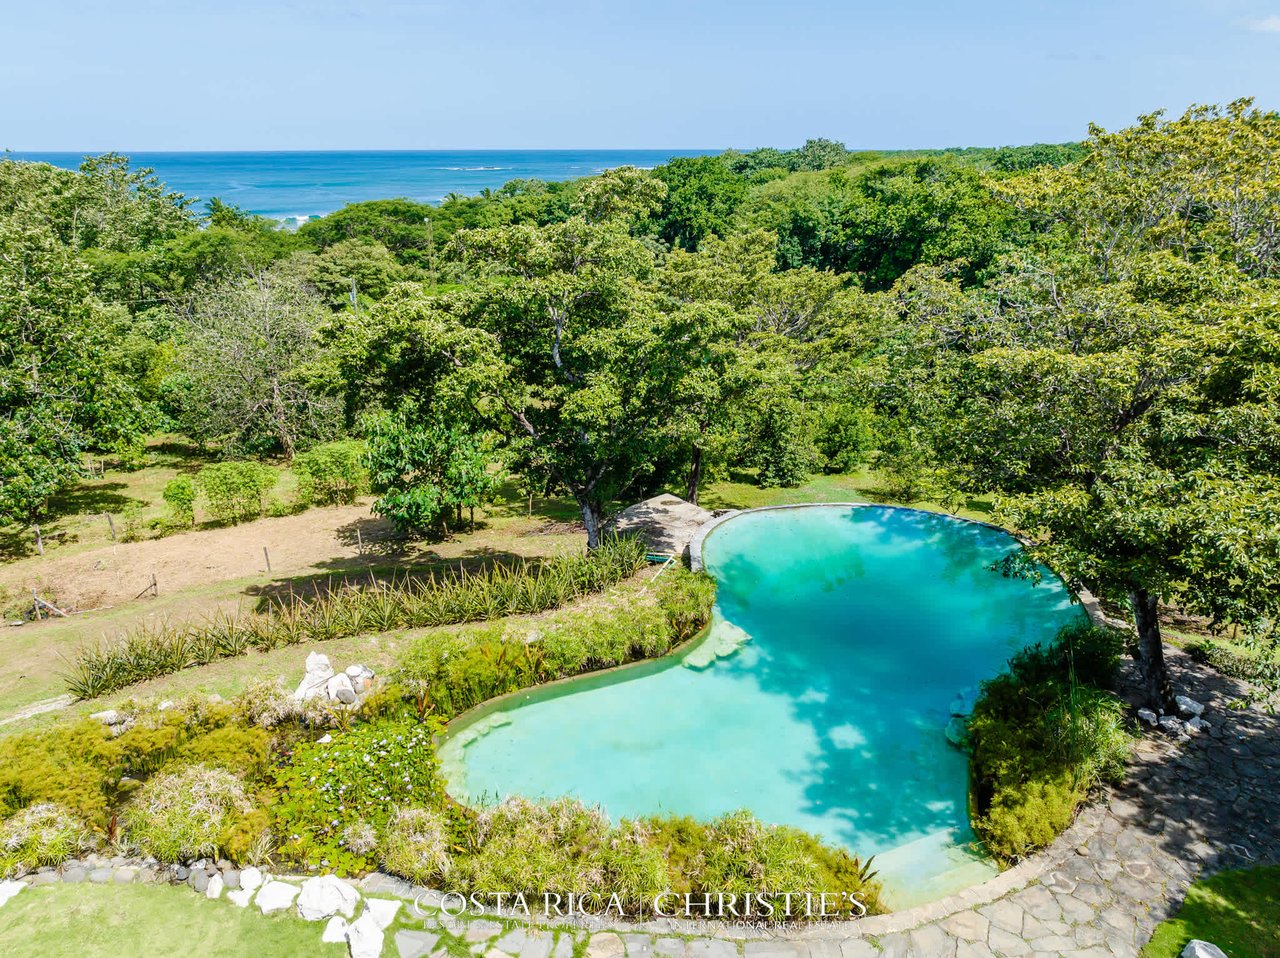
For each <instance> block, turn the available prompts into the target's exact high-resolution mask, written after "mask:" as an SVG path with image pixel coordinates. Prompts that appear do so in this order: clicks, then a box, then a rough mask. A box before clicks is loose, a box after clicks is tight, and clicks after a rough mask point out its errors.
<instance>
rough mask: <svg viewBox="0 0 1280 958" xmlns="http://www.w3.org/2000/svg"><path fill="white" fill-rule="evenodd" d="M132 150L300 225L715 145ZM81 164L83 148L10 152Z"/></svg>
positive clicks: (192, 189) (661, 159) (177, 186)
mask: <svg viewBox="0 0 1280 958" xmlns="http://www.w3.org/2000/svg"><path fill="white" fill-rule="evenodd" d="M121 152H125V153H127V155H128V156H129V157H130V160H131V162H132V165H133V166H134V167H135V168H137V167H150V168H152V169H154V170H155V171H156V173H157V174H158V175H159V177H160V179H161V180H163V181H164V183H165V184H166V185H167V186H168V187H169V188H170V189H173V190H177V191H178V192H180V193H183V194H185V195H186V196H188V197H194V198H195V199H196V200H197V207H201V206H203V204H204V203H205V202H206V201H208V200H209V199H211V198H213V197H215V196H216V197H218V198H219V199H221V200H222V201H223V202H224V203H231V204H233V205H235V206H239V207H240V208H242V209H245V210H248V211H249V212H252V213H257V214H259V215H261V216H267V217H271V218H272V219H278V220H281V221H282V222H285V223H286V224H288V225H292V226H296V225H298V224H299V223H302V222H305V221H306V220H307V219H309V218H310V217H313V216H323V215H324V214H325V213H332V212H333V211H334V210H336V209H339V208H341V207H343V206H345V205H346V204H348V203H357V202H360V201H362V200H382V199H392V198H397V197H407V198H409V199H412V200H418V201H419V202H424V203H439V202H440V201H441V200H443V199H444V198H445V197H446V196H448V195H449V194H450V193H460V194H463V195H466V196H473V195H475V194H477V193H480V192H481V191H482V190H484V189H486V188H487V189H496V188H498V187H500V186H502V185H503V184H504V183H506V182H508V181H509V180H515V179H540V180H568V179H573V178H575V177H579V176H589V175H591V174H593V173H599V172H600V171H602V170H605V169H609V168H612V167H615V166H627V165H630V166H639V167H653V166H658V165H659V164H662V163H665V162H666V161H667V160H669V159H671V158H672V157H675V156H699V155H703V154H706V153H714V152H719V151H718V150H430V151H422V152H419V151H398V150H384V151H378V150H356V151H349V152H348V151H342V152H262V153H257V152H254V153H250V152H235V153H146V152H139V153H128V152H127V151H123V150H122V151H121ZM9 155H10V156H13V157H14V158H16V159H22V160H37V161H42V162H45V163H52V164H54V165H55V166H63V167H67V168H71V169H74V168H75V167H77V166H79V164H80V161H81V159H82V158H83V156H82V154H79V153H18V152H15V153H11V154H9Z"/></svg>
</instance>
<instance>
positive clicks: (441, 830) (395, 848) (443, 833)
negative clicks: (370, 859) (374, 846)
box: [348, 808, 453, 884]
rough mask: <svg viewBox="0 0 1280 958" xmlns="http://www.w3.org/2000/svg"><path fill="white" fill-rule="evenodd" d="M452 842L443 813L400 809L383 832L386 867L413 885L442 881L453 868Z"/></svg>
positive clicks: (434, 810) (423, 809) (428, 809)
mask: <svg viewBox="0 0 1280 958" xmlns="http://www.w3.org/2000/svg"><path fill="white" fill-rule="evenodd" d="M451 841H452V840H451V837H450V823H449V821H448V819H447V818H446V817H445V815H444V814H443V813H442V812H440V811H438V810H436V809H432V808H401V809H397V810H396V812H395V813H394V814H393V815H392V816H391V819H390V820H389V821H388V822H387V827H386V829H385V831H384V833H383V838H382V865H383V867H384V868H385V869H386V870H387V871H389V872H391V873H392V874H394V875H400V876H401V877H403V878H407V879H409V881H412V882H417V883H419V884H429V883H433V882H439V881H441V880H443V879H444V878H447V877H448V875H449V873H450V871H452V869H453V859H452V857H451V856H450V845H451ZM348 843H350V842H348Z"/></svg>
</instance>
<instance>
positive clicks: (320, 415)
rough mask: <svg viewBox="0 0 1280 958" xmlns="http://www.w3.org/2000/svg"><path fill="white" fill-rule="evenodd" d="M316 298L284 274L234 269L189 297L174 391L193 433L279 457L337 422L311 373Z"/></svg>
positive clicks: (315, 358) (317, 350) (321, 315)
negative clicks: (234, 272) (232, 273)
mask: <svg viewBox="0 0 1280 958" xmlns="http://www.w3.org/2000/svg"><path fill="white" fill-rule="evenodd" d="M327 318H328V310H327V309H326V307H325V305H324V303H323V301H321V300H320V299H319V297H318V296H317V295H316V294H315V293H314V292H313V291H312V290H310V289H309V288H308V287H306V286H305V285H303V284H302V283H301V282H299V281H298V280H297V279H296V278H294V277H291V276H289V275H287V274H286V275H280V274H278V273H272V272H260V273H254V274H251V275H248V276H240V277H234V278H232V279H229V280H225V281H223V282H222V283H219V284H216V285H212V286H209V287H207V288H205V289H203V290H201V291H200V292H199V293H198V294H197V295H196V296H194V297H193V299H192V302H191V305H190V307H189V309H188V311H187V315H186V325H185V329H184V330H183V332H182V336H183V339H184V343H183V347H182V350H181V359H182V372H181V373H180V374H179V375H178V376H176V377H175V381H174V384H173V386H174V388H173V399H174V402H175V404H176V405H177V407H178V410H179V419H180V422H181V423H182V425H183V428H184V430H185V431H186V432H187V433H188V434H189V435H191V436H192V437H193V438H196V439H199V440H202V441H213V442H219V443H222V444H224V445H226V446H228V447H231V448H238V449H247V450H263V449H270V448H275V449H276V450H278V451H279V452H281V453H283V454H284V456H285V457H286V458H292V457H293V454H294V452H295V451H296V450H297V449H298V448H299V447H300V446H301V445H302V444H304V443H305V442H307V441H309V440H315V439H321V438H325V437H327V436H328V435H330V434H331V433H332V432H333V431H334V430H335V429H336V428H337V426H338V425H339V424H340V422H341V413H340V409H339V405H338V403H337V401H336V400H334V399H332V398H331V397H330V396H328V395H326V393H325V392H324V391H323V390H322V389H320V388H319V386H318V385H317V384H316V383H315V382H314V381H313V379H314V377H315V375H316V370H317V369H318V368H319V367H320V364H321V362H322V360H323V358H324V357H323V350H322V346H321V343H320V339H319V331H320V328H321V327H322V326H323V325H324V323H325V322H326V320H327Z"/></svg>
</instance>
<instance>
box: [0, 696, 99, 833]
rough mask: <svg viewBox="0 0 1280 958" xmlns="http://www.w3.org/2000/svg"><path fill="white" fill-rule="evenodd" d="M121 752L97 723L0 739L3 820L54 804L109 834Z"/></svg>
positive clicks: (86, 721) (0, 814) (77, 723)
mask: <svg viewBox="0 0 1280 958" xmlns="http://www.w3.org/2000/svg"><path fill="white" fill-rule="evenodd" d="M119 760H120V747H119V744H118V742H117V741H116V740H113V739H112V737H111V733H110V732H109V731H108V730H107V727H106V726H105V725H103V724H102V723H101V722H97V721H94V720H92V719H87V718H86V719H81V720H79V721H75V722H71V723H68V724H66V725H56V726H54V727H53V728H52V729H49V730H47V731H38V732H24V733H21V734H18V735H10V736H6V737H5V738H3V739H0V818H3V817H8V816H10V815H13V814H14V813H15V812H17V811H19V810H20V809H22V808H25V807H26V806H28V805H38V804H45V803H52V804H55V805H57V806H59V807H61V808H65V809H66V810H67V811H68V812H69V813H71V814H72V815H75V816H76V817H77V818H79V819H82V820H84V821H86V822H89V823H90V824H92V825H94V826H95V827H99V828H105V827H106V824H107V821H108V817H109V814H108V808H109V805H110V801H111V798H112V796H113V791H114V788H115V786H116V785H117V784H118V782H119V778H120V775H119V771H118V768H117V766H118V763H119Z"/></svg>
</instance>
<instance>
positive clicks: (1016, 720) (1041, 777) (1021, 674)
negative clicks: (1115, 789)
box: [968, 625, 1133, 862]
mask: <svg viewBox="0 0 1280 958" xmlns="http://www.w3.org/2000/svg"><path fill="white" fill-rule="evenodd" d="M1121 645H1122V639H1121V637H1120V636H1119V634H1118V633H1116V632H1113V631H1111V630H1106V629H1097V628H1093V627H1091V626H1085V625H1080V626H1075V625H1073V626H1068V627H1067V628H1064V629H1063V630H1062V631H1061V632H1059V633H1058V636H1057V637H1056V638H1055V639H1054V640H1053V642H1051V643H1050V644H1049V645H1048V646H1042V645H1035V646H1031V647H1029V648H1027V649H1023V650H1022V651H1021V652H1019V653H1018V654H1016V655H1015V656H1014V657H1013V658H1012V659H1010V661H1009V669H1008V671H1007V672H1005V673H1003V674H1001V675H999V676H997V677H996V678H994V679H992V680H991V681H989V682H985V683H983V686H982V692H981V694H980V695H979V697H978V701H977V703H976V704H975V706H974V710H973V715H972V716H971V717H970V719H969V723H968V732H969V741H970V744H971V747H972V758H971V761H970V792H971V797H970V814H971V816H972V819H973V827H974V831H975V832H976V833H977V834H978V836H979V838H980V839H981V840H982V842H983V843H984V844H985V845H986V847H987V849H988V851H990V852H991V854H992V855H994V856H995V857H996V858H998V859H1000V860H1001V861H1005V862H1013V861H1017V860H1018V859H1020V858H1022V857H1024V856H1026V855H1027V854H1029V853H1030V852H1032V851H1034V850H1035V849H1037V848H1042V847H1044V846H1045V845H1047V844H1048V843H1049V842H1051V841H1052V840H1053V839H1054V838H1055V837H1056V836H1057V835H1058V834H1060V833H1061V832H1062V830H1063V829H1064V828H1066V827H1067V825H1069V824H1070V823H1071V820H1072V817H1073V816H1074V815H1075V811H1076V808H1077V807H1078V806H1079V805H1080V803H1081V802H1083V801H1084V800H1085V798H1086V797H1087V796H1088V794H1089V791H1090V789H1092V788H1093V787H1094V786H1095V785H1096V784H1098V783H1099V782H1100V781H1103V780H1115V779H1118V778H1119V777H1120V776H1121V775H1122V774H1123V771H1124V766H1125V763H1126V762H1127V760H1128V758H1129V754H1130V752H1131V750H1132V745H1133V737H1132V735H1131V733H1130V732H1129V731H1128V729H1127V727H1126V721H1125V710H1124V706H1123V705H1122V703H1121V702H1120V701H1119V700H1118V699H1116V697H1115V696H1114V695H1112V694H1111V693H1110V692H1109V691H1107V689H1108V687H1109V686H1110V685H1111V684H1112V683H1113V682H1114V680H1115V676H1116V671H1117V669H1118V667H1119V652H1120V648H1121Z"/></svg>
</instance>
